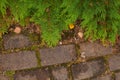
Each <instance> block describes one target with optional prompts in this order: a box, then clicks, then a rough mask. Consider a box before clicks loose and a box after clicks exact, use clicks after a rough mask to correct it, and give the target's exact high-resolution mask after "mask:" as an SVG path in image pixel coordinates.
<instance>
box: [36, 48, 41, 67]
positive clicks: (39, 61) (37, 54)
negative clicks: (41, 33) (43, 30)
mask: <svg viewBox="0 0 120 80" xmlns="http://www.w3.org/2000/svg"><path fill="white" fill-rule="evenodd" d="M35 52H36V58H37V62H38V67H41V66H42V65H41V59H40V52H39V50H36V51H35Z"/></svg>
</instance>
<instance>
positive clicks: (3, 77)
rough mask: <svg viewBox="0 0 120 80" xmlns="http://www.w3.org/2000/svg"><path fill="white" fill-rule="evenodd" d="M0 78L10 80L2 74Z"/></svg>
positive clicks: (0, 79)
mask: <svg viewBox="0 0 120 80" xmlns="http://www.w3.org/2000/svg"><path fill="white" fill-rule="evenodd" d="M0 80H10V78H9V77H7V76H5V75H3V74H0Z"/></svg>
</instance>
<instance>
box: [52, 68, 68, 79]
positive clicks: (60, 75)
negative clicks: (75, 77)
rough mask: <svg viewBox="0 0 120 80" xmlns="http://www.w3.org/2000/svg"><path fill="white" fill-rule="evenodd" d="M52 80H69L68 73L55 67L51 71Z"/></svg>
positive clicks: (64, 69)
mask: <svg viewBox="0 0 120 80" xmlns="http://www.w3.org/2000/svg"><path fill="white" fill-rule="evenodd" d="M52 75H53V77H54V80H69V77H68V71H67V69H66V68H65V67H57V68H54V69H53V70H52Z"/></svg>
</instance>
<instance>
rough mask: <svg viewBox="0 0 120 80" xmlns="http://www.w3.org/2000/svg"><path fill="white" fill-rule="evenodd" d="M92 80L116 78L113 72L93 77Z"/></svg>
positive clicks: (111, 79)
mask: <svg viewBox="0 0 120 80" xmlns="http://www.w3.org/2000/svg"><path fill="white" fill-rule="evenodd" d="M91 80H114V79H113V78H112V75H111V74H107V75H104V76H99V77H96V78H93V79H91Z"/></svg>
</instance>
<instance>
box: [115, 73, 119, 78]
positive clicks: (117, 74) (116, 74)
mask: <svg viewBox="0 0 120 80" xmlns="http://www.w3.org/2000/svg"><path fill="white" fill-rule="evenodd" d="M115 80H120V72H118V73H115Z"/></svg>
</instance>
